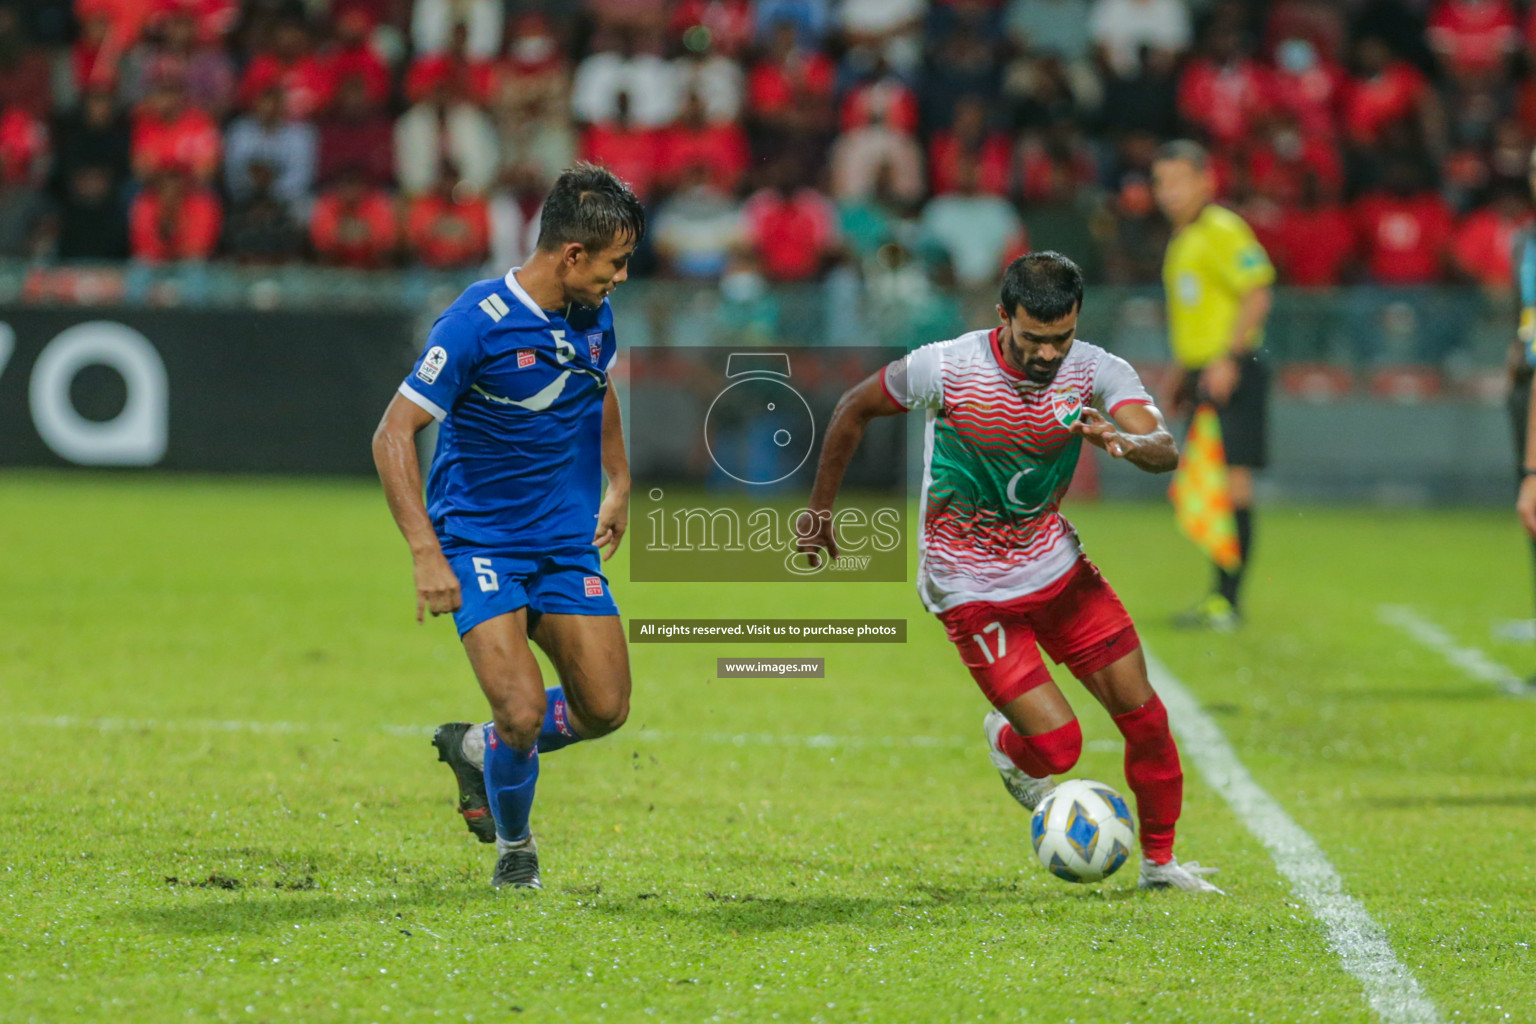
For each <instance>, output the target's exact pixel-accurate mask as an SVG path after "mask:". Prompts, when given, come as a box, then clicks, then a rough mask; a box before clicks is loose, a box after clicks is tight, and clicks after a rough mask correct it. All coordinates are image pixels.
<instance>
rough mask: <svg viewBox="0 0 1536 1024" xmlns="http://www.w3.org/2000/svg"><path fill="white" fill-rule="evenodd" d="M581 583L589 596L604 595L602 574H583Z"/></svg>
mask: <svg viewBox="0 0 1536 1024" xmlns="http://www.w3.org/2000/svg"><path fill="white" fill-rule="evenodd" d="M581 585H582V588H583V590H584V591H585V592H586V595H587V596H588V597H602V596H603V578H602V577H601V576H583V577H582V578H581Z"/></svg>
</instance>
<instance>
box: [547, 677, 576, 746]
mask: <svg viewBox="0 0 1536 1024" xmlns="http://www.w3.org/2000/svg"><path fill="white" fill-rule="evenodd" d="M544 701H545V703H544V727H543V728H541V729H540V730H539V753H541V754H549V753H553V752H554V751H556V750H560V749H561V748H563V747H568V746H570V745H571V744H572V743H580V742H581V737H580V736H577V735H576V730H575V729H572V728H571V713H570V705H569V704H567V703H566V701H565V688H564V687H561V686H551V687H550V688H549V689H547V690H545V691H544Z"/></svg>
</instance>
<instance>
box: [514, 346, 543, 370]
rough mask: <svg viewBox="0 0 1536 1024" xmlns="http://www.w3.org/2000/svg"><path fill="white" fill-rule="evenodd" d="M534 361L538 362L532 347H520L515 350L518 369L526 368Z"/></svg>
mask: <svg viewBox="0 0 1536 1024" xmlns="http://www.w3.org/2000/svg"><path fill="white" fill-rule="evenodd" d="M536 362H538V356H536V355H534V353H533V349H531V348H520V349H518V350H517V368H518V369H519V370H526V369H528V367H530V366H532V365H533V364H534V363H536Z"/></svg>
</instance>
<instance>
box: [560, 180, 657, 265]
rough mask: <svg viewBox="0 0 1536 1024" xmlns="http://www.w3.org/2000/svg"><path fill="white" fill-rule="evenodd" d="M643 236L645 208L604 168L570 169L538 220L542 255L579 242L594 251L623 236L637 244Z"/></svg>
mask: <svg viewBox="0 0 1536 1024" xmlns="http://www.w3.org/2000/svg"><path fill="white" fill-rule="evenodd" d="M643 237H645V207H643V206H641V205H640V200H639V199H637V198H636V197H635V193H634V192H633V191H631V190H630V187H629V186H628V185H626V184H625V183H624V182H623V181H622V180H621V179H620V178H619V177H618V176H617V175H615V174H614V173H613V172H612V171H610V170H609V169H608V168H606V167H599V166H597V165H596V164H587V163H581V164H577V165H576V166H575V167H569V168H567V169H566V170H565V171H563V172H562V173H561V175H560V177H558V178H556V179H555V185H554V187H553V188H551V189H550V190H549V195H548V196H547V197H545V199H544V212H543V214H542V215H540V217H539V249H540V250H542V251H544V252H554V251H555V250H557V249H559V248H560V247H561V246H562V245H565V244H567V243H569V242H579V243H580V244H581V246H582V248H584V249H586V250H587V251H588V252H592V253H596V252H601V251H602V250H604V249H606V248H608V247H609V246H610V245H612V244H613V243H614V242H615V241H617V240H618V239H619V238H629V239H633V240H634V241H635V242H636V243H638V242H639V241H640V239H641V238H643Z"/></svg>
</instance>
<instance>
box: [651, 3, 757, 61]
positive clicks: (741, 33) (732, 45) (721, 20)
mask: <svg viewBox="0 0 1536 1024" xmlns="http://www.w3.org/2000/svg"><path fill="white" fill-rule="evenodd" d="M671 28H672V34H673V35H674V36H676V37H677V38H680V39H682V40H683V42H684V45H687V46H693V45H695V43H694V42H693V40H694V39H696V38H698V36H697V33H698V32H699V31H700V30H703V32H704V33H706V38H708V40H709V45H711V46H713V47H715V48H716V49H718V50H719V51H720V52H721V53H723V54H725V55H726V56H727V57H735V56H737V55H738V54H740V53H741V52H742V51H743V50H745V49H746V47H747V44H748V43H750V42H751V41H752V0H682V2H681V3H679V4H678V5H677V6H676V7H675V8H674V9H673V11H672V26H671Z"/></svg>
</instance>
